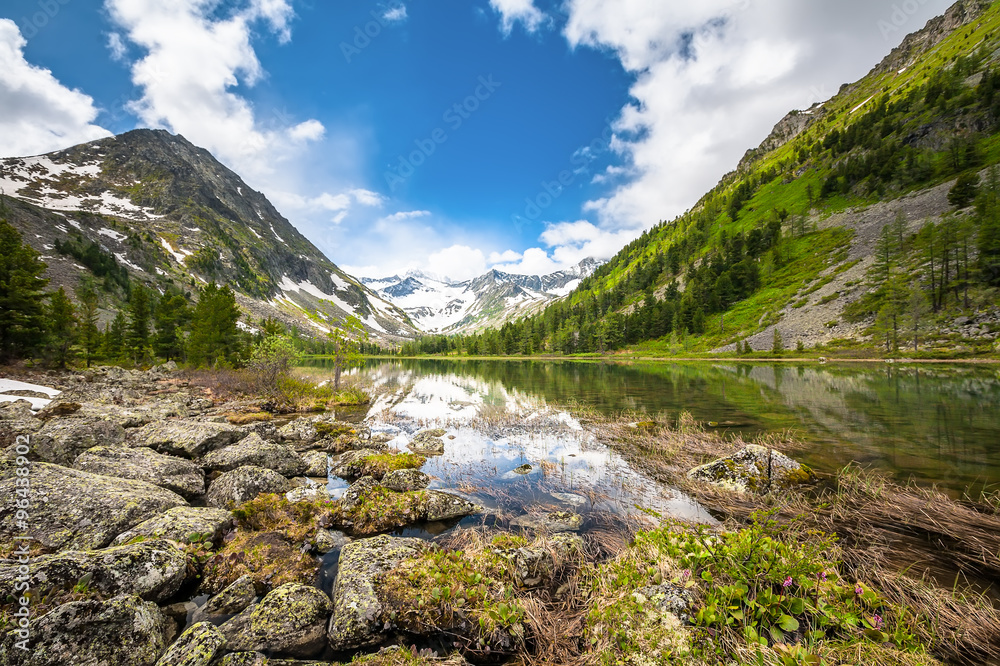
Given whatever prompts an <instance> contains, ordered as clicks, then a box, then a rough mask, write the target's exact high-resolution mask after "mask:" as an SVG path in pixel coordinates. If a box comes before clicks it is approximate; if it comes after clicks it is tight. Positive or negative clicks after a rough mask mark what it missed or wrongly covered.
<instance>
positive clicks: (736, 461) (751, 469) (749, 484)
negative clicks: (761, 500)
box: [688, 444, 816, 493]
mask: <svg viewBox="0 0 1000 666" xmlns="http://www.w3.org/2000/svg"><path fill="white" fill-rule="evenodd" d="M688 476H689V477H690V478H692V479H696V480H699V481H706V482H708V483H711V484H712V485H714V486H718V487H719V488H724V489H727V490H733V491H737V492H750V493H768V492H771V491H772V490H783V489H786V488H791V487H794V486H797V485H801V484H803V483H811V482H813V481H815V480H816V475H815V474H814V473H813V471H812V470H811V469H809V468H808V467H806V466H805V465H800V464H799V463H798V462H796V461H795V460H792V459H791V458H789V457H788V456H786V455H784V454H783V453H779V452H778V451H775V450H774V449H769V448H766V447H763V446H758V445H756V444H749V445H747V446H745V447H744V448H743V449H741V450H739V451H737V452H736V453H734V454H733V455H731V456H727V457H725V458H720V459H718V460H715V461H713V462H710V463H708V464H707V465H702V466H701V467H695V468H694V469H692V470H691V471H690V472H688Z"/></svg>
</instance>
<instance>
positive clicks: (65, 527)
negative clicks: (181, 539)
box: [0, 461, 187, 550]
mask: <svg viewBox="0 0 1000 666" xmlns="http://www.w3.org/2000/svg"><path fill="white" fill-rule="evenodd" d="M20 478H21V477H18V476H16V465H14V464H13V463H11V462H9V461H0V497H8V498H13V497H15V496H16V491H17V488H18V479H20ZM28 498H29V501H30V502H31V519H30V520H29V521H27V532H25V531H24V530H22V528H21V526H20V525H18V521H17V516H16V510H15V506H14V504H13V503H12V502H7V503H5V504H4V505H2V507H0V538H10V537H12V536H13V535H15V534H26V535H27V536H30V537H32V538H33V539H34V540H35V541H37V542H39V543H40V544H42V545H43V546H45V547H47V548H52V549H54V550H63V549H67V548H76V549H87V550H89V549H95V548H103V547H105V546H107V545H108V544H110V543H111V541H112V540H113V539H114V538H115V537H116V536H118V535H119V534H121V533H122V532H125V531H126V530H128V529H130V528H132V527H134V526H135V525H138V524H139V523H141V522H143V521H144V520H148V519H149V518H152V517H153V516H156V515H158V514H161V513H163V512H164V511H167V510H168V509H172V508H174V507H177V506H187V502H186V501H184V498H183V497H181V496H180V495H177V494H176V493H172V492H170V491H169V490H164V489H163V488H160V487H158V486H154V485H152V484H150V483H145V482H143V481H132V480H131V479H114V478H111V477H107V476H101V475H98V474H90V473H89V472H81V471H79V470H75V469H69V468H67V467H60V466H59V465H50V464H48V463H32V464H31V488H30V490H29V492H28Z"/></svg>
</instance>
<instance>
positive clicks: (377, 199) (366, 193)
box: [351, 188, 385, 207]
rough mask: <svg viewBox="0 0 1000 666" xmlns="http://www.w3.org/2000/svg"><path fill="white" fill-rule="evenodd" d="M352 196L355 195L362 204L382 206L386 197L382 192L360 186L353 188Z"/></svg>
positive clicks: (355, 198)
mask: <svg viewBox="0 0 1000 666" xmlns="http://www.w3.org/2000/svg"><path fill="white" fill-rule="evenodd" d="M351 196H352V197H354V200H355V201H356V202H358V203H359V204H361V205H362V206H371V207H377V206H381V205H382V203H383V202H384V201H385V198H384V197H383V196H382V195H381V194H378V193H377V192H372V191H371V190H363V189H360V188H355V189H353V190H351Z"/></svg>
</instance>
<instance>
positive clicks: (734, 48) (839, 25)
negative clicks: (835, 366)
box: [563, 0, 951, 229]
mask: <svg viewBox="0 0 1000 666" xmlns="http://www.w3.org/2000/svg"><path fill="white" fill-rule="evenodd" d="M950 1H951V0H926V1H924V2H921V3H920V7H919V10H918V15H914V16H913V17H912V20H911V21H910V23H909V24H908V25H907V26H906V28H907V31H912V30H916V29H917V28H919V27H920V25H922V21H924V20H926V19H928V18H930V17H932V16H934V15H936V14H939V13H941V12H942V11H943V10H944V9H946V8H947V6H948V4H950ZM564 9H565V11H566V12H567V14H568V20H567V23H566V25H565V28H564V32H563V34H564V36H565V38H566V39H567V41H568V42H569V44H570V45H571V46H572V47H589V48H596V49H605V50H610V51H612V52H614V53H615V54H616V55H617V57H618V58H619V60H620V61H621V63H622V65H623V66H624V67H625V69H626V70H628V71H629V72H630V73H632V74H633V75H634V76H635V77H636V81H635V83H634V84H633V86H632V88H631V90H630V96H631V98H632V99H631V101H630V102H629V103H628V104H626V105H625V106H624V107H623V108H622V110H621V113H620V115H619V117H618V119H617V121H616V122H615V124H614V130H615V132H616V137H615V139H614V140H613V141H612V148H613V149H614V150H615V151H616V152H618V153H619V154H620V157H621V163H620V164H617V165H614V168H613V169H614V170H613V169H609V170H608V171H607V172H605V173H604V174H599V175H598V176H596V177H595V178H594V183H596V184H604V185H612V184H615V183H617V185H616V186H614V187H612V189H611V190H610V191H609V192H608V194H607V195H606V196H604V197H600V198H597V199H595V200H593V201H591V202H590V203H589V204H588V205H587V206H586V207H585V210H587V211H592V212H593V213H595V214H596V217H597V219H598V221H599V222H600V225H601V227H602V228H608V229H623V228H632V229H641V228H648V227H650V226H652V225H654V224H656V223H657V222H658V221H659V220H661V219H671V218H673V217H674V216H676V215H678V214H680V213H682V212H683V211H685V210H686V209H688V208H689V207H690V206H692V205H693V204H694V203H695V202H696V201H697V199H698V198H699V197H700V196H701V195H702V194H704V193H705V192H707V191H708V190H709V189H710V188H711V187H713V186H714V185H715V184H716V183H717V182H718V180H719V178H720V177H721V176H722V175H723V174H724V173H726V172H727V171H730V170H731V169H732V168H734V167H735V166H736V164H737V162H738V161H739V159H740V158H741V157H742V155H743V153H744V152H745V151H746V150H747V149H748V148H752V147H755V146H756V145H757V144H758V143H759V142H760V141H761V140H763V139H764V138H765V136H767V134H768V132H769V131H770V129H771V127H772V126H773V125H774V124H775V123H776V122H777V121H778V120H779V119H780V118H781V117H782V116H783V115H784V114H785V113H786V112H788V111H790V110H791V109H793V108H805V107H808V106H809V105H810V104H811V103H813V102H816V101H822V100H823V99H826V98H827V97H829V96H830V95H829V93H826V92H824V91H828V90H829V91H832V90H836V89H837V88H838V86H839V85H840V83H841V82H843V81H848V80H849V81H853V80H856V79H858V78H859V77H861V76H863V75H864V74H865V73H866V72H867V71H868V70H869V69H870V68H871V66H872V65H874V64H875V63H876V62H877V61H878V60H880V59H881V58H882V57H883V56H884V55H885V54H887V53H888V52H889V50H890V49H891V47H892V46H894V45H895V44H893V43H889V42H887V41H886V40H885V39H884V37H883V35H882V33H881V32H880V30H879V28H878V21H879V19H886V18H887V17H888V15H891V13H892V7H891V6H890V5H884V4H883V3H871V2H867V1H862V0H846V1H845V2H843V3H826V4H822V3H820V4H817V3H803V2H800V1H799V0H775V1H774V2H767V3H764V2H753V3H751V2H734V0H706V1H705V2H697V3H695V2H688V3H664V2H662V0H619V1H617V2H614V3H610V2H606V1H604V0H567V2H566V4H565V5H564ZM902 37H903V34H902V31H900V33H899V34H895V35H893V38H894V39H896V40H899V39H902ZM831 54H836V57H831ZM619 169H625V170H626V171H619ZM622 176H626V178H625V182H622V178H621V177H622Z"/></svg>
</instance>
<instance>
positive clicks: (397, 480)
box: [382, 469, 431, 493]
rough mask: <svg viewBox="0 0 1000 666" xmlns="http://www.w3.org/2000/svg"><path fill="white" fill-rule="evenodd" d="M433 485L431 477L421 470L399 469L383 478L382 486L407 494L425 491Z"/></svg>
mask: <svg viewBox="0 0 1000 666" xmlns="http://www.w3.org/2000/svg"><path fill="white" fill-rule="evenodd" d="M430 483H431V477H429V476H427V475H426V474H424V473H423V472H421V471H420V470H419V469H397V470H394V471H392V472H389V473H388V474H386V475H385V476H384V477H382V485H383V486H384V487H386V488H388V489H389V490H395V491H396V492H400V493H405V492H408V491H412V490H423V489H424V488H426V487H427V486H429V485H430Z"/></svg>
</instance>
